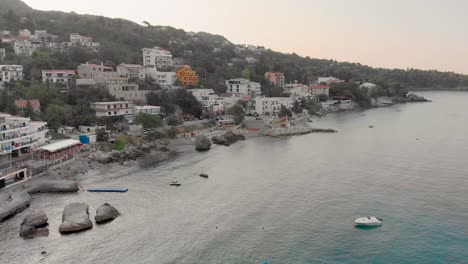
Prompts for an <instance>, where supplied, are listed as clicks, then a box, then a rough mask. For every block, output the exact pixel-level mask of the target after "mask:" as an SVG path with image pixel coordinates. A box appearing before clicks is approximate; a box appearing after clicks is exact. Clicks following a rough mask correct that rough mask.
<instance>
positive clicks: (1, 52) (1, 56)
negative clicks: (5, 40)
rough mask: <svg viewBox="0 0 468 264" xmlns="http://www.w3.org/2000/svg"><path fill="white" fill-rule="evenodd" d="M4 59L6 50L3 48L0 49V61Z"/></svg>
mask: <svg viewBox="0 0 468 264" xmlns="http://www.w3.org/2000/svg"><path fill="white" fill-rule="evenodd" d="M5 57H6V50H5V49H3V48H0V60H4V59H5Z"/></svg>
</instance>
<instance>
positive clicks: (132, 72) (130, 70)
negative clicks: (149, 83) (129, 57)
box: [117, 63, 146, 80]
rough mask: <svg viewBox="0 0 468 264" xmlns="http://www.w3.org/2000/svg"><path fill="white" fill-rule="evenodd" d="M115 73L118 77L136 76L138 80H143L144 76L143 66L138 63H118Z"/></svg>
mask: <svg viewBox="0 0 468 264" xmlns="http://www.w3.org/2000/svg"><path fill="white" fill-rule="evenodd" d="M117 73H118V74H119V75H120V77H125V78H136V79H139V80H144V79H145V77H146V74H145V67H143V66H142V65H138V64H125V63H122V64H119V65H117Z"/></svg>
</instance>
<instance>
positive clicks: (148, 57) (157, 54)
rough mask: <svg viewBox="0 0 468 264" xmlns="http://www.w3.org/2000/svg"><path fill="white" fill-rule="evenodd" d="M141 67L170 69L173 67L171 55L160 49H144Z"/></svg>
mask: <svg viewBox="0 0 468 264" xmlns="http://www.w3.org/2000/svg"><path fill="white" fill-rule="evenodd" d="M142 52H143V66H145V67H146V68H156V69H160V68H170V67H172V66H174V63H173V61H172V53H171V52H170V51H168V50H165V49H163V48H160V47H154V48H144V49H142Z"/></svg>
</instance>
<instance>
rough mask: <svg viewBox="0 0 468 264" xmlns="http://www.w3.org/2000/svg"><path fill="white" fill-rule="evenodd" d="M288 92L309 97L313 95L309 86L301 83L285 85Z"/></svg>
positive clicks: (294, 95)
mask: <svg viewBox="0 0 468 264" xmlns="http://www.w3.org/2000/svg"><path fill="white" fill-rule="evenodd" d="M285 88H286V92H289V93H290V94H291V96H292V97H307V96H309V95H312V92H311V89H310V87H309V86H307V85H304V84H301V83H289V84H286V85H285Z"/></svg>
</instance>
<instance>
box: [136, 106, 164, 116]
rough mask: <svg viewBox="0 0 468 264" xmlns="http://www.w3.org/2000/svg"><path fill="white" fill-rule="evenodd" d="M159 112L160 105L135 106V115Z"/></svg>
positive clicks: (156, 113) (157, 113)
mask: <svg viewBox="0 0 468 264" xmlns="http://www.w3.org/2000/svg"><path fill="white" fill-rule="evenodd" d="M160 113H161V107H160V106H154V105H144V106H135V115H138V114H148V115H159V114H160Z"/></svg>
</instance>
